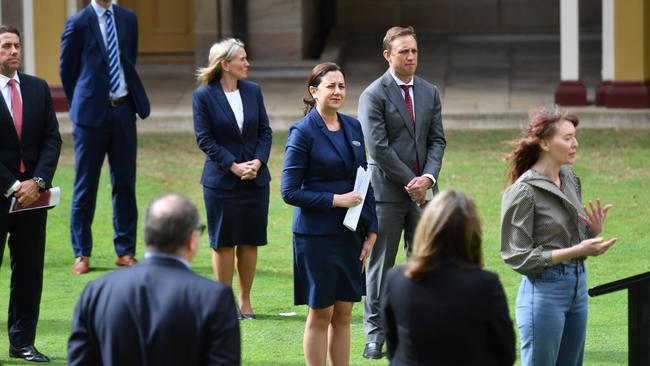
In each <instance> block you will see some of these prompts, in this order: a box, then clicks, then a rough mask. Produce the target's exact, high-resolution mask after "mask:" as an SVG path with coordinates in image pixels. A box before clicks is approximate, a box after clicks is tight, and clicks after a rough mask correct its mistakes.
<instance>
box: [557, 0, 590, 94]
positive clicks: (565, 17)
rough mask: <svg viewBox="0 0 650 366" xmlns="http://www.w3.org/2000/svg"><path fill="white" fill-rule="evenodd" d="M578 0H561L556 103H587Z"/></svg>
mask: <svg viewBox="0 0 650 366" xmlns="http://www.w3.org/2000/svg"><path fill="white" fill-rule="evenodd" d="M578 15H579V13H578V0H561V1H560V84H559V85H558V86H557V88H556V89H555V103H557V104H560V105H586V104H587V90H586V89H585V86H584V85H583V84H582V82H581V81H580V43H579V33H580V31H579V23H580V18H579V16H578Z"/></svg>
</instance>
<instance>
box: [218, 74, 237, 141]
mask: <svg viewBox="0 0 650 366" xmlns="http://www.w3.org/2000/svg"><path fill="white" fill-rule="evenodd" d="M212 90H213V92H214V95H215V97H216V99H217V104H219V107H221V110H222V111H223V113H224V116H225V117H226V118H227V119H228V121H229V122H230V127H231V128H232V129H233V132H234V133H235V135H237V136H239V137H242V133H241V131H239V126H237V119H236V118H235V113H233V111H232V107H230V103H228V98H226V93H224V92H223V89H222V88H221V84H219V80H218V78H215V80H214V81H213V83H212ZM240 93H241V92H240ZM242 99H243V98H242ZM242 105H243V101H242ZM244 113H245V112H244Z"/></svg>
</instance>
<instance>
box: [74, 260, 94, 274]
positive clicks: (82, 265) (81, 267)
mask: <svg viewBox="0 0 650 366" xmlns="http://www.w3.org/2000/svg"><path fill="white" fill-rule="evenodd" d="M89 271H90V258H89V257H84V256H81V257H77V258H76V259H75V260H74V264H73V265H72V273H74V274H78V275H80V274H84V273H88V272H89Z"/></svg>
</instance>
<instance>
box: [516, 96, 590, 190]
mask: <svg viewBox="0 0 650 366" xmlns="http://www.w3.org/2000/svg"><path fill="white" fill-rule="evenodd" d="M560 121H569V122H571V123H572V124H573V126H574V127H578V124H579V123H580V120H579V119H578V117H577V116H576V115H574V114H571V113H569V112H566V111H561V110H560V108H559V107H558V106H557V105H552V106H544V107H541V108H540V109H538V110H536V111H534V112H532V113H531V114H530V116H529V117H528V126H526V127H524V129H523V130H522V133H521V138H519V139H518V140H514V141H511V142H510V144H511V145H514V149H513V150H512V151H511V152H510V153H509V154H508V155H507V156H506V160H508V161H509V162H510V167H509V168H508V173H507V183H508V184H512V183H514V181H516V180H517V179H518V178H519V177H520V176H521V175H522V174H524V172H525V171H526V170H528V169H530V167H531V166H533V164H535V163H536V162H537V159H539V154H540V151H541V148H540V146H539V143H540V142H541V141H542V140H545V139H550V138H551V137H553V136H554V135H555V133H556V132H557V123H558V122H560Z"/></svg>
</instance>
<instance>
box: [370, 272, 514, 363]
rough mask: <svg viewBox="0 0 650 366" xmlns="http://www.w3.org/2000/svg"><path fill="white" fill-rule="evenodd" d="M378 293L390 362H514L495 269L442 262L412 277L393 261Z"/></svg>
mask: <svg viewBox="0 0 650 366" xmlns="http://www.w3.org/2000/svg"><path fill="white" fill-rule="evenodd" d="M380 299H381V316H382V319H383V322H384V326H385V331H386V345H387V352H386V353H387V356H388V358H389V359H390V360H391V365H465V366H472V365H476V366H479V365H480V366H497V365H498V366H505V365H512V364H513V363H514V362H515V332H514V330H513V327H512V321H511V320H510V313H509V312H508V302H507V300H506V295H505V293H504V291H503V286H501V282H499V278H498V277H497V275H495V274H494V273H490V272H486V271H483V270H481V269H479V268H464V267H460V266H457V265H455V264H452V263H444V264H442V265H441V266H439V267H438V268H436V269H434V270H433V271H431V272H430V273H427V274H425V275H424V277H423V278H421V279H420V280H418V281H414V280H412V279H410V278H407V277H406V276H405V275H404V268H403V267H397V268H394V269H392V270H390V271H389V272H388V275H387V276H386V284H385V286H384V290H383V293H382V295H381V297H380Z"/></svg>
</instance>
